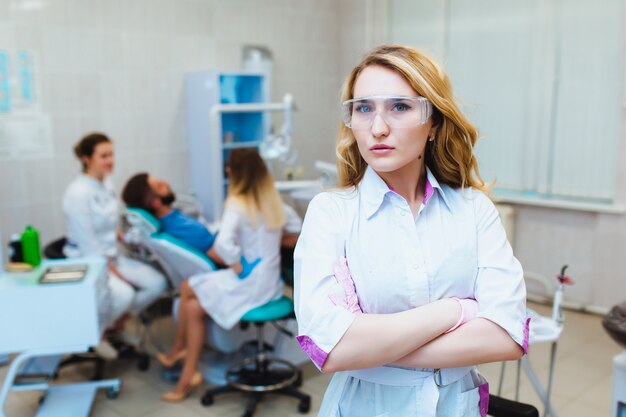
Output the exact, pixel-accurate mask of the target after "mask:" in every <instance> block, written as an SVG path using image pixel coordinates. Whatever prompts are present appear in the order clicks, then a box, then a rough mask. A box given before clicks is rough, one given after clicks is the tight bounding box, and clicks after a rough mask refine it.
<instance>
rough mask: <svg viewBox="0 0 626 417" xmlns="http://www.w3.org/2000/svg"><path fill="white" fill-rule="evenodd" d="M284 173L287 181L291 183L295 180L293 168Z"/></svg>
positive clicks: (288, 168) (286, 169)
mask: <svg viewBox="0 0 626 417" xmlns="http://www.w3.org/2000/svg"><path fill="white" fill-rule="evenodd" d="M283 173H284V175H285V179H286V180H287V181H291V180H292V179H293V169H292V168H291V167H287V168H285V171H284V172H283Z"/></svg>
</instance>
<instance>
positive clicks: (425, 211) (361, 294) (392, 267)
mask: <svg viewBox="0 0 626 417" xmlns="http://www.w3.org/2000/svg"><path fill="white" fill-rule="evenodd" d="M341 256H346V258H347V260H348V266H349V268H350V272H351V274H352V278H353V280H354V284H355V287H356V291H357V295H358V298H359V302H360V306H361V308H362V310H363V312H365V313H375V314H388V313H394V312H400V311H406V310H409V309H411V308H415V307H418V306H420V305H424V304H427V303H430V302H432V301H435V300H438V299H441V298H446V297H459V298H475V299H476V300H477V301H478V304H479V308H480V313H479V314H478V316H479V317H483V318H486V319H489V320H491V321H493V322H495V323H496V324H498V325H500V326H501V327H502V328H504V329H505V330H506V331H507V332H508V333H509V334H510V335H511V337H512V338H513V339H514V340H515V341H516V342H517V343H519V344H520V345H522V346H523V347H526V345H527V343H528V322H527V320H526V307H525V296H526V292H525V287H524V280H523V273H522V268H521V265H520V264H519V262H518V261H517V259H515V257H514V256H513V252H512V250H511V247H510V245H509V243H508V241H507V239H506V235H505V232H504V228H503V227H502V224H501V222H500V220H499V218H498V213H497V211H496V209H495V207H494V205H493V203H492V202H491V201H490V200H489V199H488V198H487V197H486V196H485V195H484V194H483V193H482V192H480V191H477V190H474V189H466V190H459V189H453V188H451V187H449V186H447V185H439V183H438V182H437V179H436V178H435V177H434V176H433V174H432V173H431V172H430V170H427V184H426V192H425V198H424V201H423V203H422V205H421V208H420V210H419V214H418V216H417V218H414V217H413V215H412V212H411V209H410V207H409V205H408V203H407V202H406V200H405V199H404V198H402V197H401V196H400V195H398V194H397V193H395V192H394V191H393V190H391V189H389V187H387V185H386V184H385V182H384V181H383V180H382V179H381V178H380V177H379V176H378V174H376V172H375V171H374V170H373V169H371V168H368V169H367V171H366V173H365V175H364V177H363V180H362V181H361V183H360V184H359V186H358V187H357V188H356V189H349V190H342V191H336V192H327V193H322V194H319V195H318V196H316V197H315V198H314V199H313V200H312V201H311V203H310V204H309V208H308V210H307V214H306V217H305V221H304V225H303V229H302V233H301V235H300V238H299V240H298V245H297V247H296V251H295V255H294V260H295V263H294V264H295V265H294V274H295V282H294V301H295V307H296V317H297V320H298V332H299V336H298V341H299V342H300V344H301V346H302V348H303V350H304V351H305V352H306V353H307V354H308V355H309V356H310V357H311V359H312V361H313V362H314V363H315V364H316V365H317V366H318V367H320V368H321V367H322V366H323V364H324V362H325V361H326V358H327V356H328V354H329V352H330V351H331V350H332V349H333V348H334V346H335V345H336V344H337V343H338V342H339V340H340V339H341V337H342V336H343V335H344V333H345V332H346V330H347V329H348V328H349V327H350V325H351V324H352V321H353V320H354V317H355V315H354V314H353V313H350V312H349V311H348V310H346V309H344V308H343V307H340V306H336V305H334V304H333V303H332V302H331V301H330V300H329V297H328V296H329V294H330V293H333V292H340V291H342V290H341V288H340V287H338V284H337V283H336V281H335V279H334V278H333V267H334V266H335V265H336V264H337V263H338V260H339V257H341ZM363 343H367V340H364V341H363ZM436 382H439V384H437V383H436ZM487 401H488V389H487V386H486V384H485V381H484V380H483V379H482V377H480V376H479V375H478V373H477V372H476V371H475V370H474V369H472V367H464V368H450V369H442V370H441V372H440V373H438V374H435V372H434V370H433V369H426V370H424V369H412V368H409V369H407V368H397V367H391V366H381V367H377V368H371V369H365V370H359V371H346V372H337V373H335V375H334V376H333V379H332V381H331V383H330V385H329V387H328V389H327V391H326V395H325V397H324V401H323V403H322V406H321V408H320V413H319V416H323V417H336V416H364V417H369V416H429V417H433V416H438V417H442V416H446V417H452V416H472V417H477V416H479V415H484V413H485V412H486V407H487V405H486V403H487Z"/></svg>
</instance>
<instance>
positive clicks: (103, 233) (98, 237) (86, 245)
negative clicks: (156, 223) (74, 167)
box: [63, 174, 119, 258]
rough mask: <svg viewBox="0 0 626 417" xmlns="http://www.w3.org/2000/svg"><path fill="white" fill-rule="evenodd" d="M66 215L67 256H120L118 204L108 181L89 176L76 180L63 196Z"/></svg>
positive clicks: (65, 250)
mask: <svg viewBox="0 0 626 417" xmlns="http://www.w3.org/2000/svg"><path fill="white" fill-rule="evenodd" d="M63 213H64V214H65V226H66V228H67V244H66V245H65V247H64V248H63V252H64V253H65V256H68V257H76V256H105V257H107V258H114V257H115V256H116V255H117V235H116V231H117V221H118V216H119V202H118V200H117V196H116V195H115V191H114V189H113V183H112V182H111V181H110V180H109V179H105V180H104V181H102V182H100V181H98V180H97V179H95V178H93V177H91V176H89V175H86V174H81V175H80V176H78V177H77V178H75V179H74V180H73V181H72V182H71V183H70V185H69V186H68V187H67V189H66V190H65V194H63Z"/></svg>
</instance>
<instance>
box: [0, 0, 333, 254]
mask: <svg viewBox="0 0 626 417" xmlns="http://www.w3.org/2000/svg"><path fill="white" fill-rule="evenodd" d="M29 5H30V6H32V5H41V6H42V7H41V8H40V9H38V8H35V9H33V8H32V7H31V8H28V7H27V8H22V7H21V6H29ZM339 28H340V25H339V6H338V5H337V3H335V2H334V1H332V0H324V1H306V0H296V1H292V0H265V1H258V0H133V1H127V0H89V1H87V0H41V1H36V0H33V1H23V0H0V50H3V49H4V50H18V49H24V50H28V51H30V52H33V53H34V54H35V56H36V59H37V61H36V65H37V68H38V69H39V70H40V71H39V73H37V74H35V76H36V77H38V79H39V84H40V92H41V99H42V106H41V109H42V111H43V112H45V113H47V114H49V115H51V117H52V126H53V147H54V152H53V154H52V155H51V156H49V157H45V158H37V159H31V160H16V159H14V160H7V159H3V160H1V161H0V231H1V232H2V237H3V239H4V240H5V241H6V240H7V239H8V236H9V234H10V233H12V232H18V231H21V230H22V229H23V227H24V225H25V224H26V223H32V224H33V225H35V226H36V227H37V228H39V229H40V231H41V236H42V243H46V242H48V241H50V240H52V239H53V238H56V237H58V236H61V235H63V233H64V220H63V216H62V213H61V195H62V193H63V190H64V189H65V187H66V185H67V184H68V183H69V182H70V180H71V179H72V178H73V177H74V176H75V175H76V174H77V173H78V172H79V163H78V162H77V161H76V160H75V158H74V157H73V155H72V150H71V149H72V146H73V144H74V143H75V142H76V141H77V140H78V139H79V138H80V137H81V136H82V135H83V134H85V133H87V132H89V131H93V130H101V131H104V132H106V133H107V134H108V135H109V136H110V137H111V138H112V139H113V140H114V144H115V151H116V162H117V165H116V169H115V175H114V181H115V183H116V186H117V188H118V190H119V189H121V187H122V186H123V184H124V181H125V180H126V179H127V178H128V177H129V176H130V175H131V174H133V173H135V172H138V171H141V170H147V171H150V172H152V173H154V174H155V175H157V176H161V177H164V178H167V179H169V180H170V181H171V183H172V185H173V187H174V189H175V190H178V191H182V192H186V191H188V190H189V187H190V181H189V174H188V170H187V145H186V137H185V126H184V102H183V96H182V94H183V89H182V85H183V76H184V74H185V72H186V71H191V70H196V69H213V68H216V69H223V70H237V69H239V68H240V57H241V47H242V45H244V44H257V45H263V46H266V47H268V48H269V49H270V50H272V52H273V54H274V76H273V87H272V90H273V95H274V97H273V98H274V99H277V100H279V99H280V98H281V97H282V94H284V93H287V92H291V93H292V94H293V95H294V96H295V99H296V103H297V106H298V108H299V112H297V113H296V114H295V117H294V119H295V120H294V123H295V133H294V143H295V145H296V147H297V148H298V149H299V151H300V152H299V153H300V160H299V162H298V164H301V165H302V166H303V167H304V168H305V175H306V174H309V175H312V174H311V173H310V171H309V169H310V167H311V166H312V163H313V161H314V160H315V159H326V160H329V159H331V158H333V155H334V149H333V143H334V136H335V131H336V126H337V122H338V116H337V115H338V112H337V110H336V109H337V104H336V102H337V99H336V98H337V91H338V90H339V86H340V77H338V75H337V72H338V68H339V57H340V54H339V42H338V39H339ZM307 171H308V172H307ZM277 174H278V175H279V176H280V174H282V172H277ZM2 244H5V242H2Z"/></svg>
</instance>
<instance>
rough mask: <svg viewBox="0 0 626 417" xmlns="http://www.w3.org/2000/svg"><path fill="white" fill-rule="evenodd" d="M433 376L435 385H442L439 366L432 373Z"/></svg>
mask: <svg viewBox="0 0 626 417" xmlns="http://www.w3.org/2000/svg"><path fill="white" fill-rule="evenodd" d="M433 378H434V380H435V385H437V386H438V387H439V388H441V387H443V386H444V384H443V381H442V380H441V368H437V369H435V373H434V374H433Z"/></svg>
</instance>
